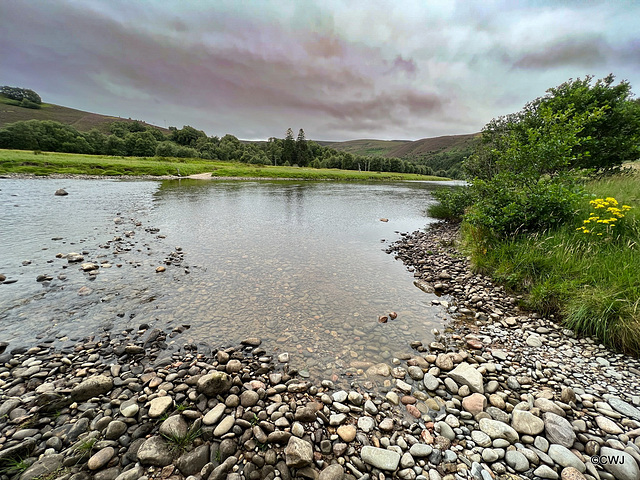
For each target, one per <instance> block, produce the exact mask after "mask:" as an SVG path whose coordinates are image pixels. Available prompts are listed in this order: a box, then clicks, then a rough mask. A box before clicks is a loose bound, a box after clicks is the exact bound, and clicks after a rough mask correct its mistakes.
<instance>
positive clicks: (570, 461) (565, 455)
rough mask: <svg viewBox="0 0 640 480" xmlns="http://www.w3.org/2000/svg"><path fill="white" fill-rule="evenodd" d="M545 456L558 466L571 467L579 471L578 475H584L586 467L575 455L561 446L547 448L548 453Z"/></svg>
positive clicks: (554, 445)
mask: <svg viewBox="0 0 640 480" xmlns="http://www.w3.org/2000/svg"><path fill="white" fill-rule="evenodd" d="M547 454H548V455H549V456H550V457H551V459H552V460H553V461H554V462H556V463H557V464H558V465H561V466H563V467H573V468H576V469H578V470H579V471H580V473H584V472H585V471H586V469H587V467H586V466H585V465H584V463H583V462H582V461H581V460H580V459H579V458H578V457H576V455H575V454H574V453H573V452H572V451H571V450H569V449H568V448H566V447H563V446H562V445H557V444H555V443H554V444H552V445H551V446H550V447H549V451H548V452H547Z"/></svg>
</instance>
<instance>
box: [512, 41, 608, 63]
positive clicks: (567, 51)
mask: <svg viewBox="0 0 640 480" xmlns="http://www.w3.org/2000/svg"><path fill="white" fill-rule="evenodd" d="M611 53H612V49H611V47H610V46H609V44H608V43H607V41H606V40H605V39H603V38H601V37H587V38H566V39H559V40H556V41H555V42H554V43H552V44H548V45H542V46H541V47H540V48H539V49H537V50H536V51H532V52H528V53H525V54H523V55H521V56H520V57H519V58H516V59H515V60H511V61H512V62H513V66H514V67H516V68H522V69H527V70H530V69H545V68H555V67H566V66H567V65H575V66H579V67H585V68H593V67H594V66H596V65H599V64H601V63H602V62H604V61H605V60H606V59H607V57H608V56H609V55H610V54H611Z"/></svg>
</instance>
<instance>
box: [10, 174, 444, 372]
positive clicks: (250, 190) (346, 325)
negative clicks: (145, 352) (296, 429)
mask: <svg viewBox="0 0 640 480" xmlns="http://www.w3.org/2000/svg"><path fill="white" fill-rule="evenodd" d="M12 182H16V181H12V180H6V181H5V182H4V183H3V184H1V185H2V187H3V190H2V191H0V193H2V194H3V195H5V194H6V193H5V192H7V191H11V190H12V188H13V189H17V190H19V192H20V195H22V196H23V197H24V198H28V196H29V195H30V192H29V190H30V189H32V190H35V194H32V196H35V197H36V198H38V199H39V200H40V203H39V204H38V202H34V203H33V204H29V205H28V208H26V207H25V210H26V211H27V212H28V214H29V215H30V222H29V225H27V226H25V225H22V226H19V225H17V222H18V221H19V218H20V216H19V212H13V215H14V218H13V219H12V221H13V222H14V223H16V224H10V225H9V228H8V229H5V231H4V232H3V233H2V235H3V237H2V239H0V240H5V238H7V239H8V238H11V239H12V240H11V241H9V240H7V241H6V243H4V244H3V245H2V246H0V257H1V258H3V259H6V258H8V259H9V261H6V260H4V263H3V265H2V268H3V269H7V270H8V271H9V273H10V274H14V272H15V275H17V276H18V278H19V279H20V281H19V282H18V283H17V284H14V287H15V286H16V285H20V286H21V289H20V290H19V292H21V293H15V292H16V291H17V290H13V291H11V293H9V291H8V290H7V288H8V287H12V286H6V285H2V286H0V308H1V309H2V310H0V340H5V341H7V340H9V341H11V342H12V343H13V344H20V343H22V344H30V343H33V339H34V337H36V336H39V337H41V338H42V337H63V336H70V337H79V336H83V335H88V334H91V333H93V332H96V331H100V330H101V329H102V328H104V327H105V326H106V327H107V328H117V329H122V328H127V327H129V328H131V327H133V328H135V327H137V325H139V324H141V323H149V324H151V325H152V326H157V327H159V328H171V327H174V326H177V325H181V324H189V325H191V329H189V330H188V331H187V332H185V334H183V335H181V336H180V337H178V338H179V342H180V344H179V345H182V344H183V343H184V342H186V341H188V342H192V343H195V344H198V343H210V344H213V345H215V346H219V345H222V346H224V345H234V344H237V342H239V341H240V340H242V339H243V338H245V337H247V336H258V337H261V338H262V339H263V340H264V346H265V347H266V348H267V349H268V350H274V351H276V352H279V351H288V352H289V353H290V354H291V356H292V363H293V365H294V366H296V367H298V368H307V369H308V370H309V371H310V373H311V375H312V377H316V376H317V377H322V378H326V377H327V376H328V375H329V374H331V373H342V372H344V371H345V370H346V369H348V368H353V367H356V368H357V367H360V368H363V367H366V365H368V364H369V363H372V362H373V363H375V362H381V361H389V360H390V359H391V357H392V356H393V355H394V354H395V353H396V352H407V351H408V350H409V347H408V344H409V343H410V342H412V341H414V340H422V341H424V342H427V341H430V340H431V335H430V333H429V332H430V330H431V329H432V328H434V327H438V328H440V327H441V326H442V323H443V312H442V311H441V310H440V307H433V306H431V300H432V299H433V298H434V297H433V296H431V295H427V294H425V293H423V292H421V291H419V290H418V289H416V288H415V287H414V286H413V285H412V281H413V277H412V275H411V274H410V273H408V272H406V271H405V269H404V267H403V266H402V264H401V263H400V262H398V261H395V260H394V259H393V257H391V256H390V255H387V254H385V253H384V252H383V251H382V249H383V247H384V244H382V243H381V242H380V240H381V239H383V238H384V239H387V240H388V241H393V240H394V239H396V238H397V234H396V233H394V231H412V230H415V229H418V228H422V227H423V226H424V224H425V223H427V222H428V220H429V219H427V218H425V217H424V216H423V212H424V210H425V208H426V206H427V205H428V203H429V202H430V201H432V200H431V196H430V194H429V191H430V190H431V189H432V188H433V187H432V186H431V185H429V184H421V183H400V184H352V183H349V184H343V183H332V182H320V183H315V182H303V183H300V182H238V181H234V182H189V181H186V182H185V181H180V182H171V181H167V182H103V181H64V182H65V183H63V184H62V186H65V187H66V189H67V191H69V193H70V195H69V196H68V197H64V198H65V199H71V202H73V201H74V195H76V196H77V197H83V198H84V197H85V196H86V194H87V193H88V192H92V194H93V196H94V197H95V199H96V201H94V202H90V203H86V201H85V202H84V204H83V205H77V206H76V208H78V209H79V210H78V212H77V214H75V213H74V214H73V215H69V212H68V211H63V212H58V211H57V210H56V209H55V208H51V205H50V204H49V203H50V202H49V198H48V195H49V193H50V194H51V198H53V192H54V191H55V190H56V188H53V187H54V184H55V185H56V187H57V185H60V183H59V182H58V183H56V182H55V181H38V180H33V181H21V182H19V183H20V184H19V185H16V184H15V183H12ZM43 191H44V192H45V193H42V192H43ZM45 195H46V196H45ZM101 196H105V197H106V199H105V201H104V202H100V201H99V200H100V198H101ZM0 198H3V200H5V198H4V197H0ZM78 200H79V198H76V200H75V201H78ZM16 208H18V207H16ZM117 213H118V214H120V216H121V217H122V218H123V219H124V220H125V222H124V223H123V224H120V225H116V224H114V223H113V221H112V219H113V217H114V216H115V215H116V214H117ZM381 217H386V218H389V219H390V221H389V222H388V223H383V222H380V221H379V219H380V218H381ZM38 219H40V220H39V221H38ZM135 221H137V222H139V223H140V224H141V225H140V226H136V225H135V223H134V222H135ZM51 225H55V228H51V227H50V226H51ZM149 226H153V227H158V228H160V234H161V235H157V234H152V233H149V232H145V230H144V229H145V227H149ZM54 230H55V231H54ZM126 231H134V232H135V233H134V235H133V236H132V237H131V238H130V239H128V242H129V243H128V245H129V246H130V250H129V251H127V252H122V253H120V254H118V255H114V253H113V249H100V248H98V245H101V244H102V245H104V244H105V242H107V241H108V240H111V239H112V238H113V237H114V236H122V235H123V233H124V232H126ZM34 235H35V238H37V239H38V243H37V245H38V246H37V248H36V246H35V245H34V242H33V237H34ZM20 236H24V237H28V238H30V239H31V241H30V242H27V244H26V246H25V245H24V244H21V243H20V238H19V237H20ZM55 236H61V237H64V240H63V241H62V242H61V241H57V242H54V241H52V240H51V238H52V237H55ZM161 236H166V238H161ZM79 240H85V241H84V242H82V243H79ZM71 243H75V245H71ZM177 245H180V246H181V247H182V248H183V249H184V251H185V252H186V257H185V261H184V264H183V265H182V266H168V268H167V272H165V273H164V274H156V273H155V267H156V266H157V265H160V264H161V263H162V260H163V259H164V258H165V257H166V256H167V254H168V253H169V252H171V251H172V250H173V249H174V247H175V246H177ZM41 248H47V249H48V250H40V249H41ZM74 250H76V251H77V250H86V251H88V252H89V253H88V255H86V257H87V259H88V260H90V261H98V262H100V261H109V262H112V263H116V262H120V263H121V264H122V265H123V266H122V268H110V269H100V273H99V274H98V276H97V278H96V279H95V280H93V281H89V280H88V277H87V275H86V274H85V273H82V272H79V271H77V267H70V268H66V269H62V266H63V265H66V261H64V260H59V259H55V258H54V257H55V253H57V252H58V251H61V252H65V253H66V252H69V251H74ZM27 258H28V259H30V260H31V261H32V264H31V265H29V266H28V267H22V266H21V262H22V260H24V259H27ZM50 260H54V261H53V263H47V261H50ZM185 266H187V267H190V268H189V272H190V273H189V274H187V273H185V271H184V267H185ZM23 268H24V269H28V272H29V273H28V274H25V273H24V272H25V271H27V270H24V269H23ZM21 269H23V270H21ZM2 273H5V272H4V271H3V272H2ZM40 273H48V274H52V275H53V276H54V280H53V281H51V282H50V284H47V285H41V284H36V282H35V277H36V276H37V275H38V274H40ZM59 273H64V274H65V275H67V277H68V278H67V280H64V281H59V280H57V279H55V277H56V276H57V275H58V274H59ZM82 286H87V287H89V288H91V289H92V290H93V293H92V294H90V295H88V296H86V297H80V296H78V295H77V291H78V289H79V288H81V287H82ZM392 310H395V311H397V312H398V313H399V316H398V319H397V320H394V321H389V322H388V323H387V324H379V323H378V322H377V318H378V315H381V314H387V313H389V311H392ZM18 326H19V328H16V327H18ZM3 337H5V338H3Z"/></svg>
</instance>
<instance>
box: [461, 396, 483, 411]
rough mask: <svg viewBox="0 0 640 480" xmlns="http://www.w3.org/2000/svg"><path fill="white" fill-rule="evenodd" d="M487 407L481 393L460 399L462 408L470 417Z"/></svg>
mask: <svg viewBox="0 0 640 480" xmlns="http://www.w3.org/2000/svg"><path fill="white" fill-rule="evenodd" d="M486 407H487V398H486V397H485V396H484V395H482V394H481V393H472V394H471V395H469V396H468V397H464V398H463V399H462V408H464V409H465V410H466V411H467V412H469V413H471V414H472V415H477V414H478V413H480V412H482V411H484V409H485V408H486Z"/></svg>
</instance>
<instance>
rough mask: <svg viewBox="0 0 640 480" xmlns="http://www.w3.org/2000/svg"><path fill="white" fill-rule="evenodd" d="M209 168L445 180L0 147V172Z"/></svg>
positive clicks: (226, 173)
mask: <svg viewBox="0 0 640 480" xmlns="http://www.w3.org/2000/svg"><path fill="white" fill-rule="evenodd" d="M205 172H212V175H213V176H214V177H236V178H238V177H239V178H299V179H310V180H314V179H315V180H448V179H445V178H441V177H434V176H427V175H417V174H413V173H395V172H358V171H355V170H338V169H333V168H318V169H316V168H301V167H283V166H270V165H267V166H262V165H252V164H247V163H234V162H219V161H212V160H204V159H201V158H186V159H185V158H165V157H152V158H146V157H111V156H106V155H81V154H74V153H48V152H38V153H36V152H31V151H25V150H2V149H0V174H7V173H23V174H32V175H42V176H46V175H51V174H63V175H103V176H144V175H152V176H176V175H179V176H182V177H185V176H189V175H195V174H198V173H205Z"/></svg>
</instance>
